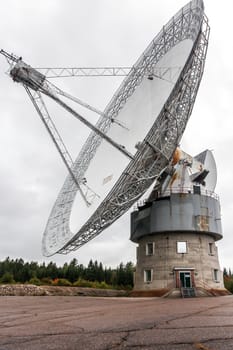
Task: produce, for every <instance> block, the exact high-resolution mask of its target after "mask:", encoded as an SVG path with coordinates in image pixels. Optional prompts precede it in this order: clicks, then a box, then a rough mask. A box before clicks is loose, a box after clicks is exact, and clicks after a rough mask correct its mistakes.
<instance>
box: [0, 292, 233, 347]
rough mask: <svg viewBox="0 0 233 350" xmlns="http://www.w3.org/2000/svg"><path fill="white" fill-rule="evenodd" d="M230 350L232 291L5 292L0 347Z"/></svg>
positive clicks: (0, 302)
mask: <svg viewBox="0 0 233 350" xmlns="http://www.w3.org/2000/svg"><path fill="white" fill-rule="evenodd" d="M29 349H30V350H42V349H43V350H47V349H53V350H79V349H81V350H82V349H83V350H89V349H91V350H111V349H113V350H114V349H124V350H128V349H135V350H137V349H149V350H150V349H155V350H168V349H169V350H178V349H179V350H183V349H184V350H191V349H200V350H230V349H231V350H232V349H233V296H225V297H216V298H214V297H206V298H192V299H163V298H147V299H145V298H100V297H82V296H73V297H70V296H1V297H0V350H29Z"/></svg>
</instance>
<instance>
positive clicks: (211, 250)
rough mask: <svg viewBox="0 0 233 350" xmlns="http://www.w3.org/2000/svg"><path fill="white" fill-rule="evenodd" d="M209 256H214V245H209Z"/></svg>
mask: <svg viewBox="0 0 233 350" xmlns="http://www.w3.org/2000/svg"><path fill="white" fill-rule="evenodd" d="M209 254H210V255H214V243H209Z"/></svg>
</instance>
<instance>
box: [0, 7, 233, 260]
mask: <svg viewBox="0 0 233 350" xmlns="http://www.w3.org/2000/svg"><path fill="white" fill-rule="evenodd" d="M186 2H187V1H185V0H176V1H174V0H163V1H162V0H161V1H158V0H143V1H142V0H85V1H82V0H69V1H64V0H40V1H32V0H20V1H19V0H8V1H3V0H0V4H1V21H0V33H1V36H0V49H1V48H2V49H4V50H6V51H8V52H13V53H15V54H16V55H18V56H22V57H23V59H24V61H25V62H27V63H29V64H30V65H32V66H34V67H58V66H60V67H72V66H73V67H88V66H94V67H95V66H96V67H98V66H100V67H101V66H131V65H132V64H134V63H135V61H136V60H137V59H138V57H139V56H140V54H141V53H142V52H143V50H144V49H145V48H146V47H147V45H148V44H149V42H150V41H151V40H152V39H153V37H154V36H155V35H156V34H157V33H158V32H159V30H160V29H161V28H162V26H163V25H164V24H165V23H166V22H167V21H168V20H169V19H170V18H171V17H172V16H173V15H174V14H175V13H176V12H177V11H178V10H179V9H180V8H181V7H182V6H184V5H185V4H186ZM205 10H206V11H205V12H206V14H207V17H208V18H209V23H210V26H211V35H210V42H209V50H208V54H207V60H206V67H205V73H204V76H203V79H202V83H201V87H200V89H199V93H198V96H197V100H196V103H195V106H194V109H193V113H192V116H191V119H190V121H189V123H188V127H187V129H186V131H185V134H184V136H183V139H182V143H181V147H182V148H183V149H184V150H185V151H186V152H187V153H190V154H191V155H196V154H198V153H200V152H201V151H203V150H205V149H207V148H208V149H211V150H213V151H214V156H215V159H216V162H217V169H218V184H217V188H216V192H217V193H218V194H219V195H220V199H221V207H222V224H223V234H224V238H223V239H222V241H220V242H218V247H219V256H220V263H221V266H222V267H223V266H226V267H233V257H232V213H233V198H232V197H233V181H232V174H233V164H231V159H232V158H231V157H232V154H231V151H232V150H233V137H232V136H233V126H232V108H231V105H232V92H233V64H232V62H233V42H232V13H233V2H232V1H231V0H224V1H223V2H219V1H213V0H206V1H205ZM7 69H8V64H7V62H6V60H5V59H4V57H3V56H1V57H0V106H1V112H0V116H1V127H0V156H1V158H0V159H1V163H0V176H1V181H0V260H2V259H4V258H5V257H7V256H10V257H11V258H19V257H22V258H23V259H25V260H37V261H40V262H42V261H46V262H48V261H50V260H53V261H55V262H57V263H58V264H63V263H64V262H66V261H67V262H69V261H70V260H71V259H73V258H74V257H75V258H77V259H78V261H79V263H83V264H87V263H88V261H89V260H90V259H91V258H92V259H94V260H95V259H97V260H98V261H102V262H103V263H104V265H107V266H109V265H111V266H116V265H118V264H119V263H120V262H121V261H123V262H127V261H134V262H135V250H136V246H135V244H133V243H131V242H130V241H129V231H130V216H129V215H130V212H128V213H127V214H126V215H124V216H123V217H122V218H121V219H120V220H118V221H117V222H116V223H114V224H113V225H112V226H111V227H110V228H108V229H106V230H105V231H104V232H103V233H102V234H101V235H100V236H99V237H97V238H95V239H94V240H92V241H91V242H89V243H88V244H86V245H85V246H84V247H82V248H81V249H79V250H77V251H76V252H74V253H71V254H69V255H67V256H61V255H56V256H53V257H52V258H45V257H43V256H42V253H41V239H42V233H43V231H44V227H45V224H46V221H47V219H48V216H49V213H50V210H51V207H52V205H53V203H54V201H55V199H56V197H57V194H58V192H59V190H60V188H61V186H62V184H63V181H64V179H65V177H66V169H65V168H64V165H63V164H62V162H61V160H60V158H59V156H58V154H57V151H56V150H55V147H54V145H53V144H52V142H51V140H50V139H49V136H48V135H47V132H46V130H45V128H44V126H43V125H42V123H41V121H40V120H39V117H38V115H37V114H36V111H35V110H34V108H33V106H32V104H31V102H30V100H29V99H28V96H27V95H26V93H25V91H24V89H23V88H22V87H21V86H20V85H18V84H16V83H13V82H12V81H11V79H10V78H9V77H8V76H7V75H6V74H5V72H6V71H7ZM119 83H120V79H119V78H94V79H93V78H85V79H83V78H71V80H69V79H66V80H65V81H64V80H62V81H61V80H59V82H57V85H59V86H61V87H62V88H64V89H66V90H68V91H70V92H72V93H73V94H75V95H76V96H77V97H79V98H81V99H84V100H85V101H87V102H89V103H91V104H93V105H95V106H96V107H98V108H100V109H104V107H105V105H106V104H107V102H108V101H109V99H110V98H111V96H112V94H113V93H114V91H115V89H116V88H117V86H118V85H119ZM52 113H53V117H55V122H56V123H57V125H58V128H59V130H60V131H61V134H62V136H63V137H64V140H65V142H66V144H67V146H68V147H69V149H70V151H71V153H72V155H73V156H74V157H75V156H76V155H77V154H78V152H79V150H80V147H81V145H82V144H83V142H84V141H85V139H86V137H87V135H88V134H89V130H87V129H86V128H85V127H84V126H82V125H80V124H79V122H78V121H77V120H73V118H72V117H70V116H69V115H67V113H64V112H61V110H60V108H59V107H55V106H54V105H53V106H52ZM60 128H61V129H60Z"/></svg>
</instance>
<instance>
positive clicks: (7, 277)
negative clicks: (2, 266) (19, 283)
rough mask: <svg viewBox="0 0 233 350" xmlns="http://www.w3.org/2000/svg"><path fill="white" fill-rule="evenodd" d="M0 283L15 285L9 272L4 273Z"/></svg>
mask: <svg viewBox="0 0 233 350" xmlns="http://www.w3.org/2000/svg"><path fill="white" fill-rule="evenodd" d="M0 283H3V284H11V283H15V280H14V276H13V274H12V273H10V272H5V273H4V275H3V276H2V277H1V278H0Z"/></svg>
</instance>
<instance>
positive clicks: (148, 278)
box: [144, 269, 153, 283]
mask: <svg viewBox="0 0 233 350" xmlns="http://www.w3.org/2000/svg"><path fill="white" fill-rule="evenodd" d="M152 278H153V270H152V269H148V270H144V282H145V283H151V282H152Z"/></svg>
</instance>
